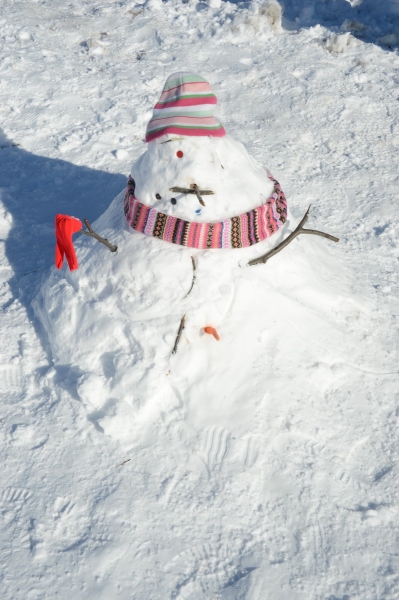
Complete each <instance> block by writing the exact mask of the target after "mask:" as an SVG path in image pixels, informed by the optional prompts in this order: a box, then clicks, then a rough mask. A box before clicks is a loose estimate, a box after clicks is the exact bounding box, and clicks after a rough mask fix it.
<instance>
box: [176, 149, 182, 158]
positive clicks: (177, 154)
mask: <svg viewBox="0 0 399 600" xmlns="http://www.w3.org/2000/svg"><path fill="white" fill-rule="evenodd" d="M176 156H177V158H183V152H182V151H181V150H178V151H177V152H176Z"/></svg>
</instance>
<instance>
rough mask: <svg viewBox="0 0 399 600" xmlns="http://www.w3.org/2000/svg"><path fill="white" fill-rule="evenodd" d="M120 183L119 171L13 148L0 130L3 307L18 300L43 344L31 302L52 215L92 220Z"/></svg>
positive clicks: (43, 272)
mask: <svg viewBox="0 0 399 600" xmlns="http://www.w3.org/2000/svg"><path fill="white" fill-rule="evenodd" d="M125 185H126V177H125V176H124V175H115V174H112V173H106V172H104V171H96V170H94V169H89V168H87V167H83V166H77V165H74V164H71V163H68V162H66V161H64V160H59V159H52V158H47V157H45V156H36V155H34V154H31V153H30V152H27V151H26V150H24V149H23V148H21V147H19V146H13V145H12V142H11V141H10V140H8V139H7V138H6V136H5V135H4V133H3V132H2V130H1V129H0V200H1V202H2V204H3V206H4V208H5V210H6V211H7V212H8V213H9V214H10V215H11V217H12V225H11V230H10V231H9V233H8V236H7V238H6V240H5V253H6V256H7V259H8V261H9V264H10V266H11V268H12V273H13V275H12V277H11V279H10V280H9V281H8V284H9V285H10V287H11V292H12V296H13V299H12V300H11V301H9V302H8V303H7V305H9V304H11V302H13V300H14V299H18V300H19V301H20V302H21V303H22V304H23V305H24V306H25V308H26V310H27V313H28V317H29V319H30V321H31V322H32V324H33V326H34V327H35V329H36V332H37V334H38V336H39V338H40V340H41V341H42V345H43V347H46V345H47V341H46V340H44V339H43V332H42V330H41V326H40V324H39V323H38V321H37V319H36V317H35V316H34V313H33V309H32V300H33V298H34V297H35V295H36V294H37V292H38V290H39V287H40V284H41V282H42V280H43V277H47V276H48V269H49V268H50V267H51V266H52V265H53V264H54V253H55V236H54V217H55V215H56V213H64V214H68V215H73V216H75V217H78V218H79V219H81V220H83V218H88V219H89V221H91V222H93V221H95V220H96V219H97V218H98V217H99V216H100V215H101V214H102V213H103V212H104V210H105V209H106V208H108V206H109V205H110V203H111V201H112V200H113V198H114V197H115V196H116V195H117V194H118V193H119V192H120V191H121V190H122V189H123V188H124V187H125ZM7 305H6V306H7ZM6 306H3V309H5V308H6Z"/></svg>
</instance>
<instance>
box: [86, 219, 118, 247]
mask: <svg viewBox="0 0 399 600" xmlns="http://www.w3.org/2000/svg"><path fill="white" fill-rule="evenodd" d="M83 223H84V224H85V225H86V227H87V229H88V230H89V231H85V230H84V229H80V230H79V231H78V233H84V235H88V236H90V237H94V238H95V239H96V240H97V241H98V242H101V243H102V244H104V246H107V248H109V249H110V250H111V252H116V251H117V250H118V246H114V244H111V243H110V242H109V241H108V240H107V238H103V237H101V235H98V233H96V232H95V231H93V228H92V226H91V225H90V223H89V221H88V220H87V219H83Z"/></svg>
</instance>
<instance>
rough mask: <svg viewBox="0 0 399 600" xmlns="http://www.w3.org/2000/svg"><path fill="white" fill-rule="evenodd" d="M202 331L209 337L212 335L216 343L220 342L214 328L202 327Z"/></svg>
mask: <svg viewBox="0 0 399 600" xmlns="http://www.w3.org/2000/svg"><path fill="white" fill-rule="evenodd" d="M204 331H205V333H209V334H210V335H213V337H214V338H215V340H216V341H217V342H218V341H219V340H220V337H219V334H218V332H217V331H216V329H215V328H214V327H209V326H207V327H204Z"/></svg>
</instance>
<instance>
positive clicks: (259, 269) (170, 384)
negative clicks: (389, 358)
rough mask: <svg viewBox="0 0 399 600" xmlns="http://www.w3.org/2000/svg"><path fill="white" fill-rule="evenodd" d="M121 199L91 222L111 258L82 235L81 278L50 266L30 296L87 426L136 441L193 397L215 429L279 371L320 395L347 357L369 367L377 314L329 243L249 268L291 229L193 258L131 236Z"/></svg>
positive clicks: (241, 418)
mask: <svg viewBox="0 0 399 600" xmlns="http://www.w3.org/2000/svg"><path fill="white" fill-rule="evenodd" d="M122 203H123V195H122V194H120V195H119V196H117V198H115V200H114V201H113V202H112V204H111V206H110V207H109V209H108V210H107V211H106V212H105V213H104V214H103V215H102V217H101V218H100V219H99V220H98V221H97V222H96V223H95V224H94V228H95V230H96V231H98V232H99V233H100V234H101V235H103V236H104V237H107V238H109V239H110V240H111V241H112V242H113V243H116V244H117V245H118V251H117V253H116V254H111V253H110V252H109V251H108V250H107V249H106V248H104V247H103V246H102V245H100V244H96V243H95V242H94V241H93V240H90V239H86V238H85V239H83V238H80V239H79V240H78V241H77V243H76V247H77V255H78V259H79V263H80V268H79V270H78V271H76V272H74V273H70V272H68V271H67V270H65V267H64V270H62V271H56V270H55V269H54V270H53V271H52V273H51V275H50V277H49V279H48V280H47V281H46V282H45V283H44V284H43V286H42V289H41V292H40V294H39V296H38V298H37V299H36V300H35V302H34V308H35V312H36V314H37V316H38V317H39V319H40V321H41V323H42V324H43V327H44V329H45V330H46V332H47V335H48V340H49V343H50V346H51V351H52V356H53V360H54V364H55V365H58V366H60V365H63V366H64V367H65V366H66V367H67V368H69V369H70V372H71V373H72V374H74V376H75V378H76V393H77V395H78V397H79V399H80V400H81V402H82V403H83V404H84V405H85V406H86V409H87V415H88V418H89V419H90V420H91V421H92V422H94V423H95V425H96V426H97V427H100V428H102V430H104V431H105V432H106V433H108V434H109V435H112V436H114V437H118V438H119V439H120V440H126V441H128V440H129V432H130V431H131V428H132V427H133V424H134V422H135V421H137V419H140V418H149V419H151V413H152V410H153V406H154V403H155V404H156V405H159V404H161V405H162V403H165V402H172V405H173V403H175V405H179V406H182V405H184V404H185V403H188V404H189V405H190V406H191V409H192V410H193V411H194V414H196V418H197V419H199V420H200V421H201V420H203V421H205V422H206V421H207V419H208V413H209V411H211V412H212V419H211V421H210V422H211V423H212V424H213V425H215V424H216V425H217V424H218V422H219V420H222V421H223V422H224V423H226V420H227V421H229V420H231V421H232V422H233V423H237V422H245V421H246V420H248V419H251V418H253V414H254V413H253V411H254V410H255V407H256V404H257V402H258V401H259V400H260V398H261V397H263V396H264V394H265V392H267V393H275V394H277V395H278V394H279V391H278V390H279V386H280V385H281V378H279V377H278V373H280V372H282V371H285V372H286V378H285V381H289V378H290V371H291V369H293V370H294V372H297V371H298V370H299V371H303V372H304V373H308V375H307V377H308V376H309V378H310V380H311V381H312V385H313V386H314V387H315V388H316V389H320V391H322V390H326V389H327V387H328V386H333V385H334V381H336V380H337V377H338V379H339V365H340V364H341V363H346V362H348V361H349V362H350V363H351V364H353V365H354V366H355V368H356V365H357V364H359V365H363V366H364V365H365V360H366V363H367V364H368V365H369V366H371V365H372V366H373V368H375V357H374V356H370V357H368V358H367V359H365V358H364V356H363V357H362V356H361V353H360V349H359V348H360V344H359V343H358V341H359V331H362V325H361V323H363V324H364V326H366V325H365V324H366V322H368V320H369V319H370V308H367V309H366V308H365V306H364V305H363V304H362V303H361V302H360V301H357V300H355V299H354V295H353V292H351V291H350V285H351V282H350V278H347V277H345V276H344V275H343V269H342V265H341V264H340V263H338V262H334V259H332V257H331V255H330V249H329V247H328V245H327V244H328V242H326V241H325V240H321V239H319V238H313V236H312V239H308V238H309V236H306V239H305V237H304V236H302V237H301V238H299V239H298V240H295V241H294V242H293V243H292V245H290V246H289V247H288V248H287V249H286V250H284V251H283V252H282V253H281V254H278V255H277V256H275V257H274V258H273V259H272V260H271V261H270V263H267V264H266V265H260V266H256V267H247V266H246V265H247V262H248V261H249V260H250V259H252V258H254V257H257V256H259V255H261V254H262V253H264V252H265V251H266V250H267V249H269V248H271V247H273V246H274V245H275V244H277V243H278V241H279V240H280V239H281V237H282V236H283V235H284V234H285V233H286V232H287V229H288V228H289V223H288V224H287V225H286V226H284V227H283V229H282V230H280V231H279V232H278V233H277V234H275V235H274V236H272V237H271V238H269V239H268V240H265V242H263V243H260V244H258V245H255V246H252V247H251V248H246V249H239V250H237V249H235V250H208V251H196V250H192V249H187V248H184V247H180V246H175V245H173V244H168V243H167V242H163V241H161V240H158V239H154V238H149V237H147V236H144V235H142V234H140V233H137V232H134V231H131V230H128V228H127V226H126V225H125V222H124V215H123V210H122ZM192 256H193V257H194V259H195V262H196V266H197V268H196V273H195V274H196V281H195V285H194V288H193V290H192V291H191V293H190V294H189V295H188V296H187V293H188V292H189V290H190V286H191V283H192V277H193V270H192V261H191V257H192ZM368 303H369V301H368ZM184 314H185V315H186V326H185V329H184V331H183V335H182V337H181V340H180V343H179V346H178V349H177V353H176V354H175V355H172V348H173V345H174V342H175V339H176V334H177V330H178V327H179V323H180V321H181V318H182V316H183V315H184ZM359 323H360V326H359ZM207 325H210V326H212V327H215V328H216V330H217V331H218V333H219V335H220V341H219V342H217V341H216V340H215V339H214V338H213V337H212V336H210V335H207V334H206V333H205V332H204V327H206V326H207ZM362 348H363V350H362V352H363V354H364V349H365V348H366V345H365V344H364V343H363V346H362ZM366 350H367V348H366ZM368 350H370V351H371V350H372V349H370V348H369V349H368ZM366 354H367V353H366ZM371 354H372V355H373V352H372V353H371ZM380 360H383V356H382V355H381V354H380V356H379V359H378V360H377V362H378V361H380ZM366 368H367V367H366ZM248 398H251V401H250V404H251V406H252V408H251V407H250V406H249V405H248ZM244 406H245V414H243V412H242V411H243V407H244ZM193 407H194V408H193ZM140 415H141V416H140ZM143 415H146V416H145V417H143ZM245 415H247V416H245Z"/></svg>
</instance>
